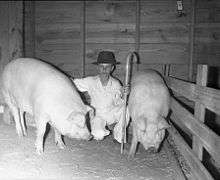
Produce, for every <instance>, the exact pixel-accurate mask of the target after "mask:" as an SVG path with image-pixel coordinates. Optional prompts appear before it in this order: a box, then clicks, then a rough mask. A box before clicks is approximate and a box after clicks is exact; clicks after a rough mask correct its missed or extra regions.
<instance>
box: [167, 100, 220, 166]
mask: <svg viewBox="0 0 220 180" xmlns="http://www.w3.org/2000/svg"><path fill="white" fill-rule="evenodd" d="M171 109H172V112H173V113H174V116H177V117H178V118H177V119H175V121H178V120H179V121H181V123H182V124H184V125H185V126H186V127H187V128H188V129H189V130H190V131H191V132H192V134H193V136H196V138H198V139H199V140H200V142H202V144H203V146H204V147H205V148H206V149H207V151H208V152H209V153H210V154H211V155H212V157H213V158H214V159H215V160H216V161H217V162H220V156H219V155H220V138H219V136H218V135H217V134H215V133H214V132H213V131H212V130H211V129H210V128H208V127H207V126H206V125H204V124H203V123H201V122H200V121H198V120H197V119H196V118H195V117H194V116H193V115H192V114H191V113H190V112H188V111H187V110H186V109H185V108H183V107H182V106H181V105H180V104H179V103H178V102H177V101H176V100H175V99H174V98H172V100H171Z"/></svg>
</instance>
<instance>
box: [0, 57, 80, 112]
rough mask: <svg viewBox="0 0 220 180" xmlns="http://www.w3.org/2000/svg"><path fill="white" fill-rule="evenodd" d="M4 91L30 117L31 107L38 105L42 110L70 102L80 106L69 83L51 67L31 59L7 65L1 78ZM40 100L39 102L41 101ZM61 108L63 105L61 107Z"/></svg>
mask: <svg viewBox="0 0 220 180" xmlns="http://www.w3.org/2000/svg"><path fill="white" fill-rule="evenodd" d="M2 84H3V91H5V92H8V93H10V95H11V96H13V97H14V98H15V100H16V103H17V106H19V107H21V108H22V109H23V110H24V111H27V112H29V113H31V114H32V106H33V105H34V104H35V103H36V101H38V103H39V101H40V102H41V103H46V104H40V105H42V106H48V105H52V104H53V106H55V105H56V103H57V104H60V103H61V102H63V103H65V107H67V106H69V107H73V101H71V100H70V99H75V102H78V103H81V100H80V97H79V95H78V94H77V92H76V90H75V88H74V86H73V84H72V82H71V81H70V80H69V79H68V77H67V76H66V75H64V74H63V73H61V72H60V71H58V70H57V69H56V68H54V67H53V66H51V65H49V64H47V63H45V62H43V61H39V60H35V59H31V58H19V59H16V60H13V61H11V62H10V63H9V64H7V65H6V67H5V69H4V70H3V74H2ZM41 100H42V101H41ZM61 104H62V103H61Z"/></svg>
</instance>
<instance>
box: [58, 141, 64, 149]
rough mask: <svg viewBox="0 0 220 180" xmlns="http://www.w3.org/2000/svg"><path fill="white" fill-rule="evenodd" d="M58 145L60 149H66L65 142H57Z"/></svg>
mask: <svg viewBox="0 0 220 180" xmlns="http://www.w3.org/2000/svg"><path fill="white" fill-rule="evenodd" d="M56 145H57V146H58V147H59V148H60V149H65V148H66V145H65V144H64V143H63V142H56Z"/></svg>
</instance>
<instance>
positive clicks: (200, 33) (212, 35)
mask: <svg viewBox="0 0 220 180" xmlns="http://www.w3.org/2000/svg"><path fill="white" fill-rule="evenodd" d="M195 36H196V39H195V42H196V43H220V26H219V23H218V24H214V25H213V24H212V25H210V24H208V23H206V24H203V25H201V24H200V25H198V27H196V28H195Z"/></svg>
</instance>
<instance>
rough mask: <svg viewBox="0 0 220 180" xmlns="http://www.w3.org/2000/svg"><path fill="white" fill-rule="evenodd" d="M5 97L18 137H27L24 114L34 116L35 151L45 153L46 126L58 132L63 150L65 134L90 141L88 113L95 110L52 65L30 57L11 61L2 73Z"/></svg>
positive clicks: (59, 144)
mask: <svg viewBox="0 0 220 180" xmlns="http://www.w3.org/2000/svg"><path fill="white" fill-rule="evenodd" d="M1 80H2V95H3V98H4V100H5V103H6V104H7V105H8V107H9V109H10V111H11V113H12V115H13V117H14V120H15V124H16V130H17V133H18V135H19V136H22V135H26V129H25V125H24V117H23V113H24V112H27V113H29V114H30V115H32V116H33V118H34V120H35V123H36V128H37V138H36V143H35V146H36V151H37V153H38V154H42V153H43V137H44V134H45V130H46V124H47V123H49V124H50V125H51V126H52V127H53V128H54V130H55V143H56V144H57V145H58V146H59V147H60V148H64V143H63V141H62V138H61V134H62V135H66V136H69V137H71V138H77V139H86V140H89V139H90V138H91V134H90V132H89V130H88V128H87V126H86V119H85V116H86V113H87V112H89V113H90V115H91V118H92V117H93V113H94V110H93V109H92V108H90V107H89V106H87V105H85V104H84V103H83V102H82V100H81V98H80V96H79V94H78V92H77V91H76V89H75V86H74V85H73V83H72V81H71V80H70V79H69V78H68V77H67V76H66V75H65V74H63V73H62V72H60V71H59V70H57V69H56V68H55V67H53V66H52V65H49V64H48V63H45V62H43V61H40V60H36V59H31V58H19V59H16V60H13V61H11V62H9V63H8V64H7V65H6V66H5V68H4V70H3V73H2V79H1Z"/></svg>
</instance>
